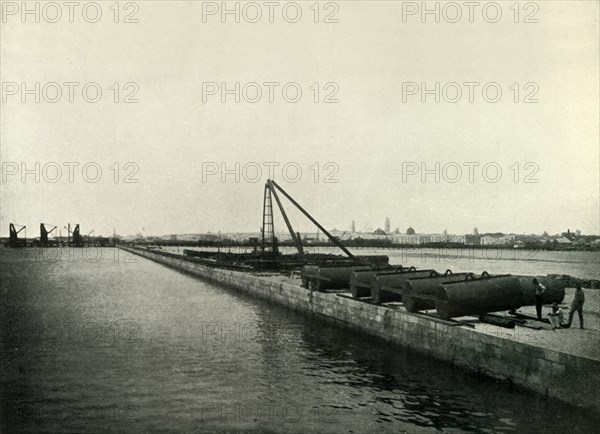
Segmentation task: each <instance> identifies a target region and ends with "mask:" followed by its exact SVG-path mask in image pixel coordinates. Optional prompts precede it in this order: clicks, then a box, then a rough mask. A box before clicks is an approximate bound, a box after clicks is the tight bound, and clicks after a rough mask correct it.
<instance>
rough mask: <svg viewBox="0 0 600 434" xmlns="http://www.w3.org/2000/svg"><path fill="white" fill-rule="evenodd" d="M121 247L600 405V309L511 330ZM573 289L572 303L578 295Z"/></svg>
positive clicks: (521, 383) (585, 404) (552, 393)
mask: <svg viewBox="0 0 600 434" xmlns="http://www.w3.org/2000/svg"><path fill="white" fill-rule="evenodd" d="M120 248H121V249H123V250H125V251H128V252H130V253H132V254H135V255H139V256H141V257H144V258H147V259H150V260H152V261H155V262H158V263H160V264H163V265H166V266H168V267H171V268H174V269H176V270H180V271H183V272H186V273H190V274H192V275H194V276H197V277H200V278H203V279H207V280H210V281H213V282H217V283H220V284H223V285H226V286H229V287H231V288H234V289H236V290H239V291H243V292H245V293H248V294H251V295H253V296H256V297H259V298H262V299H265V300H268V301H270V302H274V303H277V304H281V305H284V306H287V307H289V308H290V309H293V310H296V311H299V312H304V313H307V314H313V315H317V316H319V317H321V318H324V319H326V320H328V321H332V322H334V323H337V324H338V325H341V326H345V327H350V328H353V329H357V330H360V331H361V332H364V333H366V334H370V335H373V336H377V337H379V338H382V339H385V340H387V341H390V342H393V343H395V344H398V345H400V346H403V347H406V348H410V349H411V350H414V351H418V352H420V353H422V354H425V355H429V356H431V357H435V358H437V359H440V360H443V361H446V362H450V363H452V364H454V365H456V366H459V367H461V368H465V369H467V370H469V371H472V372H474V373H477V374H481V375H483V376H488V377H492V378H495V379H498V380H502V381H508V382H511V383H512V384H514V385H516V386H518V387H523V388H525V389H528V390H530V391H534V392H537V393H539V394H542V395H544V396H546V397H549V398H553V399H558V400H560V401H564V402H567V403H570V404H572V405H575V406H577V407H582V408H587V409H590V410H593V411H596V412H600V345H599V344H600V332H599V331H598V312H590V311H589V310H588V311H587V312H585V320H586V330H580V329H579V328H578V325H579V324H578V319H577V315H576V316H575V320H574V325H573V328H571V329H561V330H557V331H552V330H551V329H549V327H545V328H544V329H542V330H534V329H531V328H525V327H520V326H516V327H515V328H514V329H506V328H502V327H498V326H494V325H490V324H484V323H481V322H479V321H478V320H477V319H475V318H471V317H464V318H461V321H463V324H461V323H460V322H451V321H444V320H442V319H438V318H435V317H431V316H428V315H424V314H411V313H409V312H407V311H406V310H404V308H403V307H402V304H401V303H389V304H386V305H382V306H377V305H373V304H369V303H365V302H363V301H359V300H354V299H352V298H350V297H349V293H320V292H311V291H309V290H307V289H305V288H302V287H301V286H300V280H299V279H298V278H290V277H286V276H283V275H281V274H275V273H264V272H262V273H261V272H242V271H234V270H226V269H221V268H213V267H208V266H206V265H204V264H201V263H199V262H198V261H195V260H194V259H192V258H186V257H183V256H181V255H177V254H173V253H167V252H161V251H157V250H147V249H140V248H132V247H120ZM571 292H572V291H567V297H566V299H565V301H566V302H567V301H570V300H571V297H572V294H571ZM587 292H590V291H587ZM586 299H587V300H589V301H593V303H594V304H597V297H596V294H594V295H593V296H591V297H590V295H588V294H587V293H586ZM587 303H588V301H586V305H587ZM588 306H589V305H588ZM529 309H530V308H529V307H527V308H524V309H523V311H524V312H525V313H531V312H530V311H529ZM588 309H589V307H588ZM546 310H548V309H546V308H545V311H546ZM567 311H568V310H567ZM464 323H469V325H465V324H464ZM590 326H592V327H591V328H590Z"/></svg>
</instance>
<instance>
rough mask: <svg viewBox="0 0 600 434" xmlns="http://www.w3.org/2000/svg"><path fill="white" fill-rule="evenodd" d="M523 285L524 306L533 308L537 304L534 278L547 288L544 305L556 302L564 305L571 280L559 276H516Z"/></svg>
mask: <svg viewBox="0 0 600 434" xmlns="http://www.w3.org/2000/svg"><path fill="white" fill-rule="evenodd" d="M516 277H517V278H518V279H519V282H520V283H521V290H522V291H523V301H522V302H521V303H522V304H521V305H522V306H531V305H534V304H535V290H536V285H535V284H534V283H533V279H534V277H535V278H536V279H537V280H538V281H539V282H540V283H541V284H542V285H544V286H545V287H546V291H545V292H544V304H551V303H554V302H557V303H562V301H563V300H564V298H565V288H567V287H568V286H569V282H570V278H562V277H559V276H556V277H555V276H537V277H536V276H516Z"/></svg>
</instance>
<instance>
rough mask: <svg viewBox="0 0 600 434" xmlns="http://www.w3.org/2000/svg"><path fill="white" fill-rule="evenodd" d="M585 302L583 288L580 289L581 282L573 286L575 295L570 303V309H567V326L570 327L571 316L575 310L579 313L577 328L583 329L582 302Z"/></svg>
mask: <svg viewBox="0 0 600 434" xmlns="http://www.w3.org/2000/svg"><path fill="white" fill-rule="evenodd" d="M584 302H585V295H584V294H583V289H581V284H579V283H578V284H577V287H576V288H575V296H574V297H573V302H572V303H571V310H570V311H569V321H568V322H567V324H568V326H569V327H571V324H572V323H573V316H574V315H575V312H577V314H578V315H579V328H580V329H583V303H584Z"/></svg>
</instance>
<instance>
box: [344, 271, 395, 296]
mask: <svg viewBox="0 0 600 434" xmlns="http://www.w3.org/2000/svg"><path fill="white" fill-rule="evenodd" d="M401 270H404V269H403V267H402V266H401V265H400V266H398V267H393V266H390V267H388V268H384V269H378V270H355V271H353V272H352V273H351V274H350V292H352V297H354V298H359V297H368V296H370V295H371V276H374V275H375V274H381V273H386V272H398V271H401Z"/></svg>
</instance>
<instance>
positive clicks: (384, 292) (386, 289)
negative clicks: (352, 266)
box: [370, 270, 437, 304]
mask: <svg viewBox="0 0 600 434" xmlns="http://www.w3.org/2000/svg"><path fill="white" fill-rule="evenodd" d="M436 274H437V272H436V271H435V270H418V271H416V270H415V271H400V272H390V273H379V274H375V275H373V276H371V282H370V286H371V298H372V299H373V302H374V303H375V304H380V303H385V302H388V301H401V300H402V292H403V291H402V285H403V284H404V282H405V281H407V280H408V279H410V278H414V277H425V276H434V275H436Z"/></svg>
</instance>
